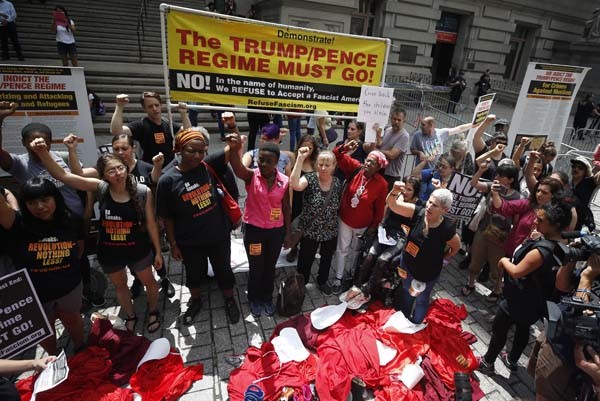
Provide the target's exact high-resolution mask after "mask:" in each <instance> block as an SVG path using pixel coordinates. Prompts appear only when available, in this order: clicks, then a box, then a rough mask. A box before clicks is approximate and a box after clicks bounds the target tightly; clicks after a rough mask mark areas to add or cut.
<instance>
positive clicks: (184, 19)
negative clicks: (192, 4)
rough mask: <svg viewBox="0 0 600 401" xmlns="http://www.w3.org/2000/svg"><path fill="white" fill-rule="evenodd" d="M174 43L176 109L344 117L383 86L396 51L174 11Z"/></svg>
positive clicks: (171, 64)
mask: <svg viewBox="0 0 600 401" xmlns="http://www.w3.org/2000/svg"><path fill="white" fill-rule="evenodd" d="M167 41H168V45H167V46H168V69H169V87H170V94H171V98H172V99H173V100H174V101H196V102H201V103H210V104H221V105H231V104H236V105H246V106H253V107H258V108H286V109H300V110H314V109H324V110H330V111H341V112H357V111H358V100H359V98H360V91H361V86H362V85H380V84H381V83H382V81H383V74H384V70H385V58H386V52H387V48H388V44H389V40H388V39H381V38H367V37H364V38H362V37H357V36H346V35H340V34H335V33H331V32H323V31H311V30H304V29H297V28H293V27H289V26H285V25H280V26H277V25H266V24H262V23H259V22H256V21H252V20H247V22H246V21H244V22H242V21H239V20H230V19H224V18H216V17H215V16H208V15H201V14H191V13H186V12H182V11H178V10H174V9H170V10H169V11H168V14H167Z"/></svg>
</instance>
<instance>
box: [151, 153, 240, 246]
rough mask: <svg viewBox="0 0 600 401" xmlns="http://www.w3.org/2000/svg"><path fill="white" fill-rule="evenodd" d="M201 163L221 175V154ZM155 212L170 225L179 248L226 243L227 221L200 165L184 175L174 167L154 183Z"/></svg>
mask: <svg viewBox="0 0 600 401" xmlns="http://www.w3.org/2000/svg"><path fill="white" fill-rule="evenodd" d="M204 161H205V162H206V163H208V164H210V166H211V167H212V168H213V169H214V170H215V172H216V173H217V174H219V175H220V176H222V175H223V173H224V172H225V154H224V152H222V151H221V152H218V153H216V154H211V155H208V156H207V157H205V158H204ZM156 211H157V214H158V216H160V217H162V218H169V219H172V220H173V221H174V223H175V240H176V241H177V243H178V244H179V245H183V246H193V245H198V244H202V245H206V244H214V243H216V242H221V241H229V231H230V222H229V218H228V217H227V216H226V215H225V212H224V211H223V209H222V208H221V204H220V198H219V195H218V193H217V191H216V186H215V185H214V184H213V180H212V177H210V174H209V172H208V171H207V169H206V167H204V165H203V164H201V165H200V166H198V167H196V168H195V169H192V170H189V171H186V172H181V171H180V170H179V169H178V168H176V167H175V168H172V169H170V170H168V171H167V172H165V173H164V174H163V176H162V177H160V180H159V181H158V187H157V192H156Z"/></svg>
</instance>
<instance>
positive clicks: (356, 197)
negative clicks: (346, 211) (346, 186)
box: [350, 174, 371, 209]
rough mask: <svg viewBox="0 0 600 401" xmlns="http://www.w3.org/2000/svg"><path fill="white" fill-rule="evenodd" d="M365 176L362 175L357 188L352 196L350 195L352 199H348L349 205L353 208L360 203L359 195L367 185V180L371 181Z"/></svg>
mask: <svg viewBox="0 0 600 401" xmlns="http://www.w3.org/2000/svg"><path fill="white" fill-rule="evenodd" d="M365 178H366V177H365V176H364V174H363V176H362V178H361V180H360V185H359V187H358V189H357V190H356V192H355V193H354V196H352V199H350V206H351V207H352V208H353V209H356V208H357V207H358V204H359V203H360V196H361V195H362V194H363V193H364V192H365V188H366V187H367V184H368V183H369V181H371V179H370V178H369V179H365Z"/></svg>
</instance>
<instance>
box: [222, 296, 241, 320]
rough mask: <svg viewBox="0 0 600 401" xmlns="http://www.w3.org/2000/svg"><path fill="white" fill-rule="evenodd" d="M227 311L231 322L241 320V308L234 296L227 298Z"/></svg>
mask: <svg viewBox="0 0 600 401" xmlns="http://www.w3.org/2000/svg"><path fill="white" fill-rule="evenodd" d="M225 313H226V314H227V318H228V319H229V323H230V324H236V323H237V322H239V321H240V310H239V309H238V306H237V304H236V303H235V299H233V297H226V298H225Z"/></svg>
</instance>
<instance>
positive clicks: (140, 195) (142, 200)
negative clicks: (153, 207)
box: [97, 181, 148, 230]
mask: <svg viewBox="0 0 600 401" xmlns="http://www.w3.org/2000/svg"><path fill="white" fill-rule="evenodd" d="M108 188H109V185H108V183H107V182H106V181H100V184H98V193H97V199H98V209H99V210H102V205H104V202H105V201H106V195H107V194H108ZM136 192H137V200H138V203H139V205H140V209H141V210H142V216H141V224H140V225H141V227H140V228H141V229H142V230H144V229H145V225H144V224H143V223H144V222H145V221H146V197H147V195H148V193H147V192H148V187H147V186H145V185H144V184H140V183H137V184H136Z"/></svg>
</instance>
